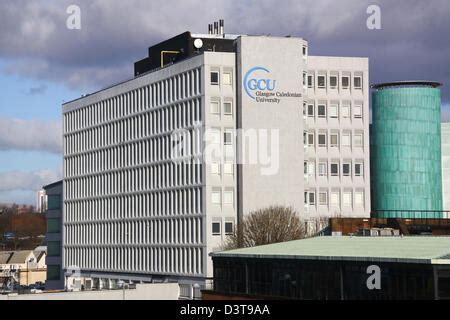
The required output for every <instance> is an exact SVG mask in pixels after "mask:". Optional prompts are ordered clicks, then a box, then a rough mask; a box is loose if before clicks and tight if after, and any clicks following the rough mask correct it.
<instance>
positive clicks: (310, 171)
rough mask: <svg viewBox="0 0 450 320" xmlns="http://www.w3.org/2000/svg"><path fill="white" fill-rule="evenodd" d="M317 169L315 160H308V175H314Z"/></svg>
mask: <svg viewBox="0 0 450 320" xmlns="http://www.w3.org/2000/svg"><path fill="white" fill-rule="evenodd" d="M315 169H316V165H315V162H314V160H310V161H309V162H308V175H310V176H314V175H315V174H316V172H315V171H316V170H315Z"/></svg>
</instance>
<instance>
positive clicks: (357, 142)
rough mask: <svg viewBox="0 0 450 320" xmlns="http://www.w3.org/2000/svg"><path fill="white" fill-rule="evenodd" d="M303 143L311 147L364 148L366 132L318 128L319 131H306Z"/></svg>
mask: <svg viewBox="0 0 450 320" xmlns="http://www.w3.org/2000/svg"><path fill="white" fill-rule="evenodd" d="M316 138H317V139H316ZM352 138H353V139H352ZM316 140H317V141H316ZM303 143H304V145H307V146H310V147H323V148H326V147H334V148H339V147H340V148H346V147H348V148H351V147H353V148H363V147H364V133H363V132H362V131H355V132H353V133H352V131H350V130H343V131H342V133H340V132H339V131H333V130H331V131H330V132H329V133H328V132H324V131H321V130H318V132H304V134H303Z"/></svg>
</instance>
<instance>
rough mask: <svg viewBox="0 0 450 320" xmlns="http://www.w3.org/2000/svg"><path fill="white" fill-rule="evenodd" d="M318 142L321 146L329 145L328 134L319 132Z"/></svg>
mask: <svg viewBox="0 0 450 320" xmlns="http://www.w3.org/2000/svg"><path fill="white" fill-rule="evenodd" d="M317 139H318V143H319V147H326V146H327V135H326V134H324V133H319V136H318V138H317Z"/></svg>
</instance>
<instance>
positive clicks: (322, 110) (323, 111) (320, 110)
mask: <svg viewBox="0 0 450 320" xmlns="http://www.w3.org/2000/svg"><path fill="white" fill-rule="evenodd" d="M317 116H318V117H319V118H325V117H326V116H327V108H326V106H325V105H324V104H319V105H318V106H317Z"/></svg>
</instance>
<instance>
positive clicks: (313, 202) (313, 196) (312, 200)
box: [309, 192, 316, 205]
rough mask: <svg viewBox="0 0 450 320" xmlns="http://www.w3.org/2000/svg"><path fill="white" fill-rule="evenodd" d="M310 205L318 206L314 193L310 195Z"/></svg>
mask: <svg viewBox="0 0 450 320" xmlns="http://www.w3.org/2000/svg"><path fill="white" fill-rule="evenodd" d="M309 204H310V205H314V204H316V194H315V193H314V192H310V193H309Z"/></svg>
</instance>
